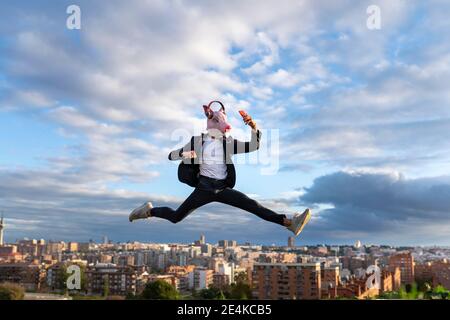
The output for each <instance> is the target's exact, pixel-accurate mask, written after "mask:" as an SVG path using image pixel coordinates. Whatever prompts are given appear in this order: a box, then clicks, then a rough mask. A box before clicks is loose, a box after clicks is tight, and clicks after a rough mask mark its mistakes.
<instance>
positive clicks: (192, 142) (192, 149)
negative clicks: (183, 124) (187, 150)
mask: <svg viewBox="0 0 450 320" xmlns="http://www.w3.org/2000/svg"><path fill="white" fill-rule="evenodd" d="M191 151H195V149H194V136H192V138H191ZM191 164H194V158H191Z"/></svg>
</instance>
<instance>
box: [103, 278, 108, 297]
mask: <svg viewBox="0 0 450 320" xmlns="http://www.w3.org/2000/svg"><path fill="white" fill-rule="evenodd" d="M104 279H105V282H104V285H103V296H104V297H107V296H109V277H108V275H105V278H104Z"/></svg>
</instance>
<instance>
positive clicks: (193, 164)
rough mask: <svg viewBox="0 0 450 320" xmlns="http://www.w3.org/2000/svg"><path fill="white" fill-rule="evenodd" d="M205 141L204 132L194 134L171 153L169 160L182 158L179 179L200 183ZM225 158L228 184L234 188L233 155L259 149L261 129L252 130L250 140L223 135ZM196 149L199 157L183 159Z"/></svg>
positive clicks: (193, 184) (185, 181)
mask: <svg viewBox="0 0 450 320" xmlns="http://www.w3.org/2000/svg"><path fill="white" fill-rule="evenodd" d="M203 141H204V134H202V135H201V136H193V137H192V138H191V140H190V141H189V142H188V143H187V144H186V145H185V146H184V147H182V148H180V149H177V150H174V151H172V152H171V153H169V160H182V161H181V162H180V165H179V166H178V179H179V180H180V181H181V182H183V183H186V184H188V185H190V186H191V187H194V188H195V187H196V186H197V184H198V177H199V172H200V163H201V159H202V158H203V157H202V149H203V148H202V147H203ZM222 141H223V148H224V158H225V159H224V160H225V163H226V165H227V177H226V179H225V180H226V184H227V186H228V187H230V188H233V187H234V185H235V184H236V169H235V167H234V164H233V160H232V159H231V156H232V155H234V154H239V153H248V152H252V151H255V150H258V149H259V146H260V141H261V131H259V130H252V138H251V140H250V141H246V142H242V141H239V140H236V139H233V138H232V137H226V138H225V137H223V138H222ZM188 151H195V153H196V154H197V157H196V158H195V159H184V160H183V159H182V156H181V154H182V153H183V152H188Z"/></svg>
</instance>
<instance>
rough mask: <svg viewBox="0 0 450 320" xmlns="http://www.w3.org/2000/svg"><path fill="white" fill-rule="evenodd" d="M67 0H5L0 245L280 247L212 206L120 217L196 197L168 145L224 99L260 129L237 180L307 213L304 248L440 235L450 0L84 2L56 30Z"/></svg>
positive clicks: (259, 228)
mask: <svg viewBox="0 0 450 320" xmlns="http://www.w3.org/2000/svg"><path fill="white" fill-rule="evenodd" d="M70 4H73V2H72V1H58V2H56V1H42V0H39V1H21V2H20V3H12V2H9V3H6V2H1V3H0V9H1V10H0V181H2V183H1V185H0V209H1V210H4V211H5V216H6V219H7V224H8V225H7V229H6V240H7V241H14V240H15V239H17V238H21V237H25V236H27V237H34V238H46V239H62V240H78V241H86V240H88V239H95V240H100V238H101V237H102V236H103V235H107V236H108V237H109V238H110V239H112V240H114V241H133V240H139V241H164V242H177V241H184V242H186V241H192V240H193V239H196V238H197V237H198V235H199V234H200V233H204V234H205V235H206V236H207V238H208V239H209V240H210V241H211V242H214V241H217V240H219V239H236V240H238V241H241V242H244V241H250V242H254V243H265V244H271V243H285V242H286V240H287V237H288V236H289V233H288V232H287V231H286V230H284V229H283V228H280V227H279V226H277V225H272V224H269V223H267V222H265V221H262V220H259V219H258V218H256V217H254V216H252V215H251V214H248V213H246V212H242V211H240V210H237V209H234V208H231V207H226V206H224V205H221V204H210V205H207V206H205V207H204V208H201V209H199V210H198V211H196V212H195V213H193V214H192V215H191V216H189V217H188V218H187V219H186V220H185V221H183V222H182V223H180V224H177V225H172V224H171V223H169V222H166V221H158V220H156V219H150V220H149V221H144V222H137V223H133V224H130V223H128V221H127V216H128V214H129V212H130V210H132V209H133V208H134V207H136V206H138V205H139V204H141V203H142V202H143V201H148V200H150V201H152V202H153V203H154V205H169V206H172V207H176V206H178V205H179V204H180V203H181V202H182V201H183V200H184V198H185V197H187V196H188V195H189V193H190V192H191V191H192V190H191V189H190V188H189V187H188V186H186V185H183V184H181V183H179V182H178V181H177V177H176V168H177V167H176V165H177V164H176V163H170V162H169V161H168V160H167V154H168V152H169V151H170V150H172V149H174V148H175V147H177V146H179V145H180V144H182V142H183V141H186V140H187V139H189V137H190V135H191V134H194V133H198V132H200V131H201V130H203V129H204V128H205V126H206V120H205V119H204V115H203V112H202V105H203V104H205V103H207V102H208V101H210V100H215V99H219V100H221V101H223V102H224V103H225V105H226V107H227V111H228V114H229V119H230V122H231V123H232V125H233V130H232V132H231V134H232V135H233V136H234V137H237V138H239V139H243V140H245V139H248V138H249V137H250V132H249V129H248V127H245V126H244V124H243V123H242V120H241V119H240V117H239V115H238V112H237V111H238V110H240V109H245V110H247V111H248V112H249V113H250V114H251V115H252V116H253V117H254V118H255V119H256V121H257V123H258V125H259V127H260V128H261V129H262V130H263V147H262V149H261V150H260V151H259V152H258V154H257V155H252V157H253V156H256V157H257V159H259V161H257V162H256V163H249V161H247V162H245V163H243V164H238V165H237V171H238V173H237V184H236V188H237V189H239V190H241V191H243V192H245V193H246V194H248V195H250V196H252V197H254V198H255V199H257V200H258V201H260V202H261V203H263V204H264V205H266V206H269V207H270V208H272V209H274V210H276V211H279V212H281V213H286V214H292V213H294V212H295V211H298V210H303V209H304V208H305V207H311V208H312V209H313V219H312V220H311V222H310V224H309V225H308V228H307V229H305V231H304V233H302V235H301V236H300V238H298V240H297V243H304V244H314V243H353V242H354V241H355V240H357V239H359V240H361V241H363V242H365V243H381V244H401V245H403V244H425V245H427V244H444V245H448V244H449V242H448V234H449V232H450V175H449V169H450V152H449V151H448V150H449V147H450V141H449V140H448V132H449V129H450V105H449V103H450V95H449V94H448V83H450V50H449V49H450V48H449V46H450V45H449V43H450V41H449V40H450V39H449V33H448V32H447V31H448V29H449V27H450V22H448V21H449V20H448V18H447V17H446V15H445V13H446V12H449V11H448V9H449V4H447V2H446V1H438V0H436V1H428V2H426V3H424V2H421V1H401V0H395V1H375V2H374V1H358V2H356V3H355V2H354V1H346V0H341V1H333V2H332V3H330V2H329V1H301V0H295V1H288V0H284V1H264V3H261V1H250V0H249V1H214V2H196V1H156V0H155V1H127V2H126V3H125V2H123V1H108V2H107V3H106V2H104V1H77V3H76V4H78V5H79V6H80V8H81V30H68V29H67V28H66V19H67V16H68V15H67V14H66V8H67V6H68V5H70ZM371 4H375V5H378V6H379V8H380V10H381V11H380V12H381V29H379V30H370V29H368V28H367V25H366V20H367V18H368V15H367V13H366V9H367V7H368V6H369V5H371ZM180 137H182V138H180ZM270 144H271V145H272V147H270V148H269V147H268V146H269V145H270ZM242 159H244V158H242V157H240V158H237V159H236V160H242ZM269 166H272V169H274V170H272V171H271V172H270V173H269V174H267V169H268V167H269Z"/></svg>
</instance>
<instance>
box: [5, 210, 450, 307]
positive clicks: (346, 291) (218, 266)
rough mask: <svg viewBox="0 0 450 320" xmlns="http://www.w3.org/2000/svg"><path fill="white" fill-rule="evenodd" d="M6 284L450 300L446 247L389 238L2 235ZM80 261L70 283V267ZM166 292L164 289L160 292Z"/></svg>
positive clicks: (32, 288) (78, 293) (84, 293)
mask: <svg viewBox="0 0 450 320" xmlns="http://www.w3.org/2000/svg"><path fill="white" fill-rule="evenodd" d="M4 231H5V223H4V219H3V217H2V219H1V222H0V299H2V298H3V296H2V292H5V291H4V290H3V291H2V285H3V286H5V287H6V288H8V286H9V287H14V288H16V289H17V288H19V289H21V290H22V291H23V295H22V298H25V299H30V300H39V299H50V300H68V299H140V298H143V297H145V292H146V288H148V287H149V286H150V285H151V284H155V283H164V284H165V285H168V286H169V287H170V288H171V289H172V290H173V292H174V293H175V296H173V297H170V296H167V297H165V298H167V299H273V300H279V299H448V290H449V289H450V263H449V258H450V248H448V247H392V246H387V245H374V244H362V243H361V242H360V241H358V240H356V241H355V243H354V244H353V245H340V246H336V245H331V246H330V245H314V246H297V245H296V243H295V238H293V237H289V238H288V239H287V243H286V245H284V246H261V245H257V244H251V243H243V244H239V243H237V242H236V241H234V240H220V241H218V243H215V244H210V243H208V241H207V239H206V238H205V236H204V235H200V236H199V239H198V240H195V241H194V242H193V243H189V244H184V243H142V242H128V243H113V241H111V240H109V239H108V238H107V237H106V236H104V237H103V241H102V242H101V243H96V242H94V241H92V240H91V241H89V242H84V243H82V242H64V241H46V240H44V239H39V240H36V239H20V240H17V241H16V242H14V243H4V242H3V235H4ZM71 265H76V266H78V267H80V270H81V286H80V287H79V288H78V289H72V290H71V289H70V287H69V285H68V282H69V281H68V276H69V275H70V272H69V266H71ZM163 298H164V297H163Z"/></svg>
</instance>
